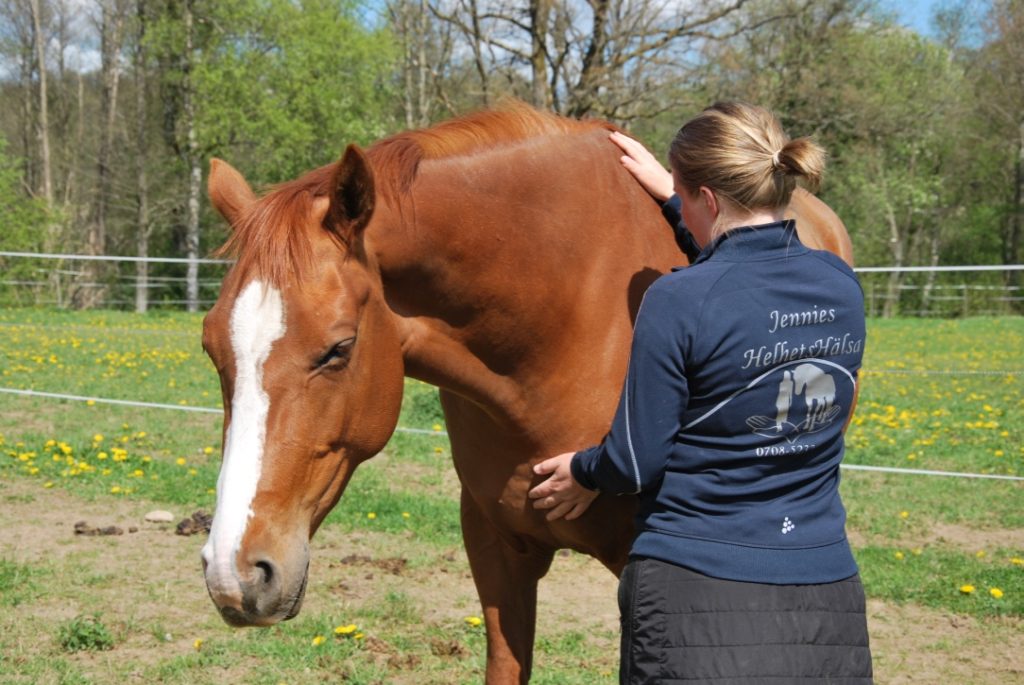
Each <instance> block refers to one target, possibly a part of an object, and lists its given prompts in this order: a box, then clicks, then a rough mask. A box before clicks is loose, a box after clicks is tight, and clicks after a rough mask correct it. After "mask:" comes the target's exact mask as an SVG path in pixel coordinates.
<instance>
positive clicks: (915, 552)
mask: <svg viewBox="0 0 1024 685" xmlns="http://www.w3.org/2000/svg"><path fill="white" fill-rule="evenodd" d="M923 552H924V550H923V549H922V548H920V547H915V548H914V549H912V550H910V553H911V554H913V555H914V556H915V557H919V556H921V554H922V553H923Z"/></svg>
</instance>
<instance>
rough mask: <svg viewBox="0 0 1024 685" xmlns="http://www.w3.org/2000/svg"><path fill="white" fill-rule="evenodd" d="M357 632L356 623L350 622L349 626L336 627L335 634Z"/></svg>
mask: <svg viewBox="0 0 1024 685" xmlns="http://www.w3.org/2000/svg"><path fill="white" fill-rule="evenodd" d="M354 632H356V624H355V623H349V624H348V625H347V626H338V627H336V628H335V629H334V634H335V635H351V634H352V633H354Z"/></svg>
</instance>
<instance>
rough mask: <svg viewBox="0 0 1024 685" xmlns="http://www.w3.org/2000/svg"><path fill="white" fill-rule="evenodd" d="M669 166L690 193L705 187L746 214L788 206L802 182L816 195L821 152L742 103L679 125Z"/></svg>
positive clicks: (763, 112)
mask: <svg viewBox="0 0 1024 685" xmlns="http://www.w3.org/2000/svg"><path fill="white" fill-rule="evenodd" d="M668 154H669V163H670V164H671V166H672V170H673V172H674V173H675V174H676V177H677V178H678V180H679V182H680V184H682V186H683V187H684V188H686V189H687V190H688V191H690V192H696V191H697V189H698V188H700V187H701V186H706V187H708V188H710V189H711V190H712V191H714V192H715V193H716V194H717V195H719V196H720V197H722V198H724V199H725V200H728V201H729V202H731V203H732V204H733V205H735V206H736V207H738V208H740V209H741V210H745V211H754V210H761V209H772V210H774V209H778V208H780V207H785V206H786V205H788V204H789V199H790V197H791V196H792V194H793V188H795V187H796V180H797V178H802V179H803V180H804V184H805V185H806V186H807V187H808V188H809V189H810V190H812V191H813V190H816V189H817V188H818V186H819V185H820V183H821V178H822V175H823V174H824V172H825V150H824V149H822V148H821V146H819V145H818V144H817V143H815V142H814V141H812V140H811V139H810V138H797V139H795V140H790V139H789V137H788V136H787V135H786V134H785V132H784V131H783V130H782V125H781V124H780V123H779V120H778V119H777V118H776V117H775V115H774V114H772V113H771V112H769V111H768V110H766V109H764V108H762V107H756V106H754V105H748V104H744V103H741V102H719V103H716V104H714V105H712V106H711V107H708V108H707V109H706V110H704V111H703V112H701V113H700V114H698V115H697V116H696V117H694V118H693V119H691V120H690V121H688V122H687V123H686V124H684V125H683V127H682V128H681V129H679V132H678V133H677V134H676V137H675V139H674V140H673V141H672V145H671V146H670V147H669V153H668Z"/></svg>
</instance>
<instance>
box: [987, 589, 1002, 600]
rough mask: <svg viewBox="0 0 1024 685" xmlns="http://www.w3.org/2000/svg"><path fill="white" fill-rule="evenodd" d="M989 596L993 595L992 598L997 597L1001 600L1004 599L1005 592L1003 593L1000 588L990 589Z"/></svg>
mask: <svg viewBox="0 0 1024 685" xmlns="http://www.w3.org/2000/svg"><path fill="white" fill-rule="evenodd" d="M988 594H990V595H992V596H993V597H995V598H996V599H1000V598H1002V596H1003V591H1002V590H1000V589H999V588H997V587H990V588H989V589H988Z"/></svg>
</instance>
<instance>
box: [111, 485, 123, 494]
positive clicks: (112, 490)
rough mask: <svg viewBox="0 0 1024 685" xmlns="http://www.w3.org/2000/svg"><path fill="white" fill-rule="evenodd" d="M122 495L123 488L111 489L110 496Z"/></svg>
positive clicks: (115, 487)
mask: <svg viewBox="0 0 1024 685" xmlns="http://www.w3.org/2000/svg"><path fill="white" fill-rule="evenodd" d="M120 493H121V486H120V485H115V486H114V487H112V488H110V494H111V495H117V494H120Z"/></svg>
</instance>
